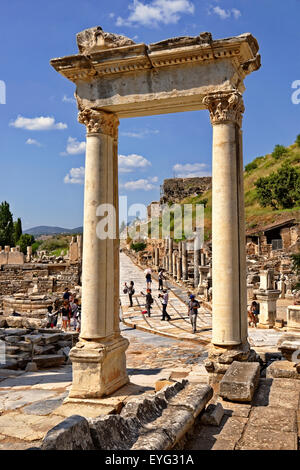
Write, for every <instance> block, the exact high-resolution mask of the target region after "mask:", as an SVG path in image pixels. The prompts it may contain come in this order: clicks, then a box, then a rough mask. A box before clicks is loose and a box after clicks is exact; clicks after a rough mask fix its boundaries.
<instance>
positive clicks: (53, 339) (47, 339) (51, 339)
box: [43, 334, 61, 344]
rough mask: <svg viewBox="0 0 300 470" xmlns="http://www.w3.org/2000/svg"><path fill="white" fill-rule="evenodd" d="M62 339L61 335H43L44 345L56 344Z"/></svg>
mask: <svg viewBox="0 0 300 470" xmlns="http://www.w3.org/2000/svg"><path fill="white" fill-rule="evenodd" d="M60 338H61V334H43V342H44V344H50V343H56V342H57V341H59V340H60Z"/></svg>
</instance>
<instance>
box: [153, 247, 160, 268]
mask: <svg viewBox="0 0 300 470" xmlns="http://www.w3.org/2000/svg"><path fill="white" fill-rule="evenodd" d="M154 264H155V266H159V248H158V247H156V248H155V260H154Z"/></svg>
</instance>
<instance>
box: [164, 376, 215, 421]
mask: <svg viewBox="0 0 300 470" xmlns="http://www.w3.org/2000/svg"><path fill="white" fill-rule="evenodd" d="M212 397H213V388H212V387H211V386H210V385H204V384H197V385H187V386H186V388H184V389H183V390H182V391H180V393H178V394H177V395H176V396H174V397H173V398H171V399H170V401H169V405H170V406H171V407H175V408H176V411H175V410H174V413H177V408H186V409H188V410H189V411H190V413H191V414H192V416H193V417H194V418H196V417H197V416H198V415H199V414H200V413H201V411H202V410H203V409H204V408H205V406H206V404H207V403H208V402H209V400H211V398H212Z"/></svg>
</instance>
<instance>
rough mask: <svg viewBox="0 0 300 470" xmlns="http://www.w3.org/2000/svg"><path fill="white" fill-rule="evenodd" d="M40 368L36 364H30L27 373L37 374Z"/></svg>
mask: <svg viewBox="0 0 300 470" xmlns="http://www.w3.org/2000/svg"><path fill="white" fill-rule="evenodd" d="M37 370H38V368H37V365H36V363H35V362H28V364H27V366H26V368H25V372H37Z"/></svg>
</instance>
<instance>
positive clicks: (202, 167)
mask: <svg viewBox="0 0 300 470" xmlns="http://www.w3.org/2000/svg"><path fill="white" fill-rule="evenodd" d="M206 168H207V165H206V163H185V164H181V163H177V164H176V165H174V166H173V172H174V173H175V176H176V177H178V178H194V177H196V176H209V172H208V171H207V170H206Z"/></svg>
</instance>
